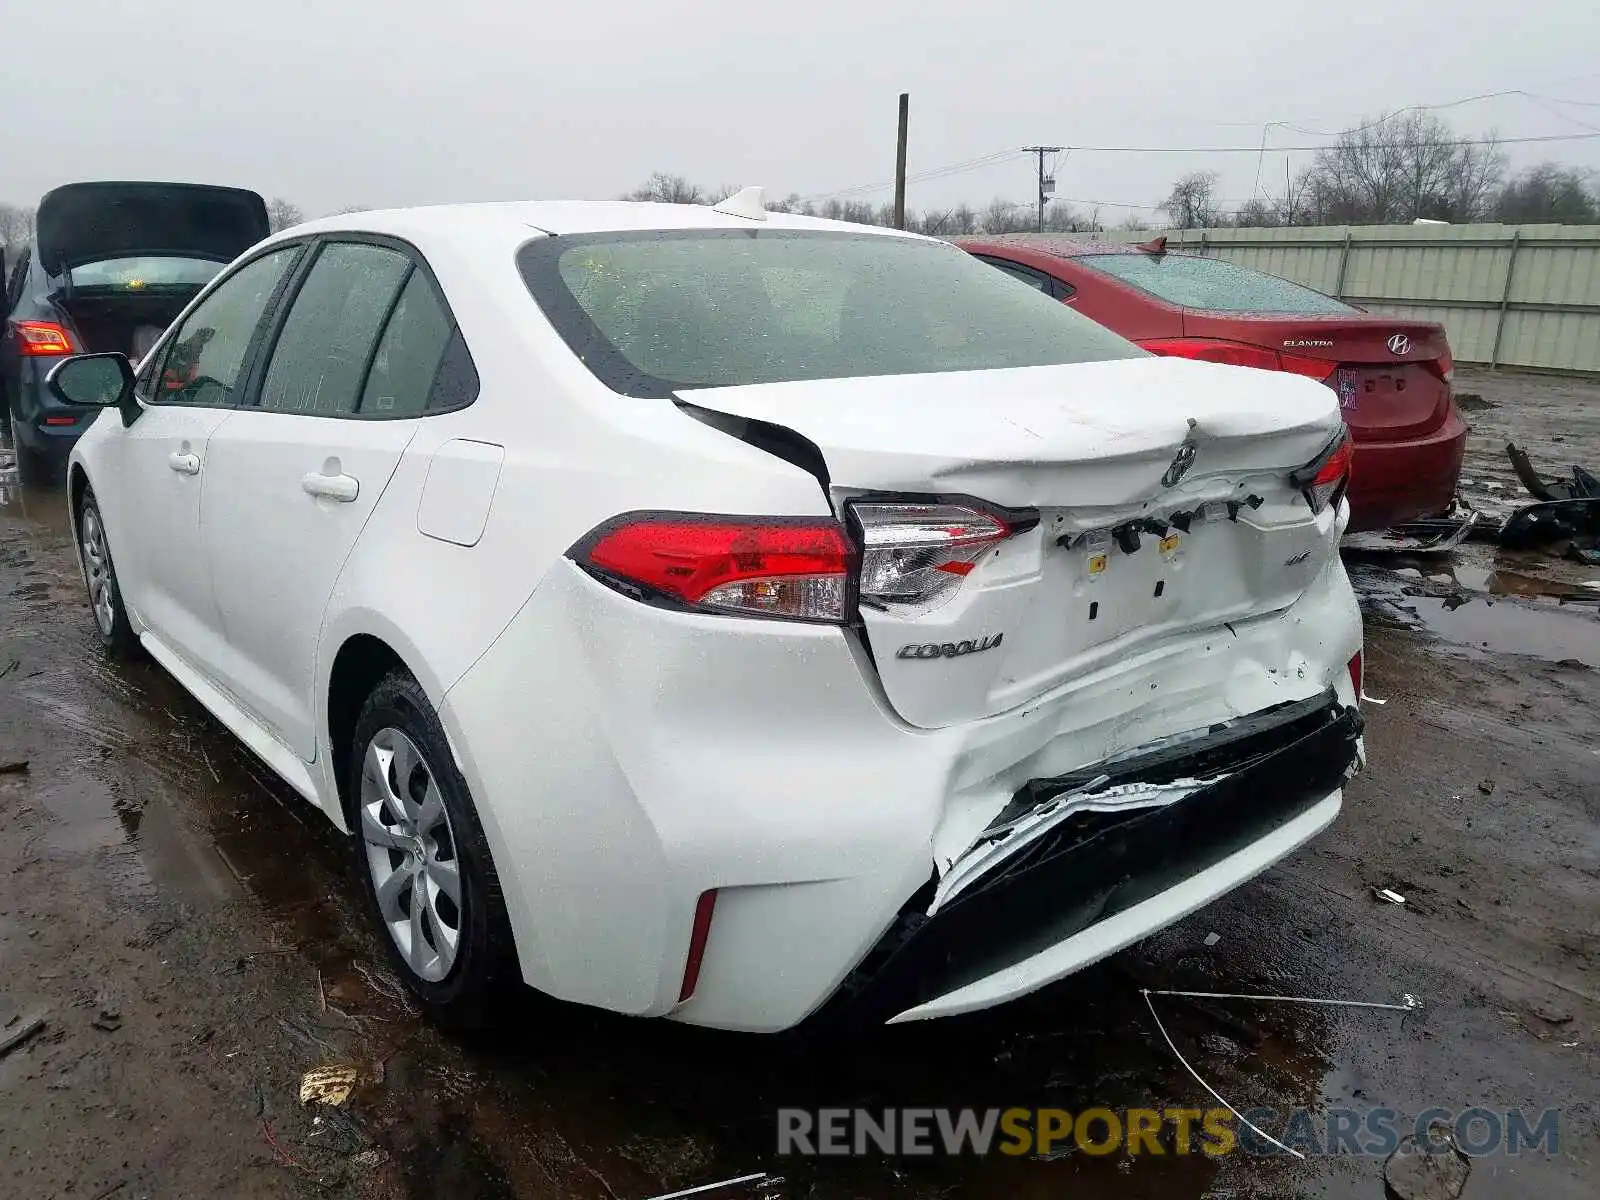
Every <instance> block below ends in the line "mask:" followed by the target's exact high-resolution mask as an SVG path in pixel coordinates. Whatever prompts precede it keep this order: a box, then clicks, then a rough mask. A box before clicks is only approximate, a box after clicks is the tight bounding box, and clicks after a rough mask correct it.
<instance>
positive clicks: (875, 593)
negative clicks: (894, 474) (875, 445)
mask: <svg viewBox="0 0 1600 1200" xmlns="http://www.w3.org/2000/svg"><path fill="white" fill-rule="evenodd" d="M850 514H851V516H852V517H854V518H855V521H856V523H857V524H858V525H859V526H860V529H861V582H860V599H861V603H862V604H863V605H866V606H867V607H869V608H878V609H888V610H891V611H893V612H895V613H897V614H899V615H900V616H906V617H914V616H920V615H922V614H923V613H927V612H932V611H933V610H934V609H936V608H938V607H939V606H940V605H942V604H944V603H945V602H946V601H948V600H949V599H950V598H951V597H952V596H954V595H955V594H956V593H957V592H958V591H960V590H961V581H962V580H963V579H965V578H966V577H967V576H968V575H969V574H971V572H972V570H973V569H974V568H975V567H976V566H977V565H978V560H979V559H981V558H982V557H983V556H984V555H985V554H987V553H988V552H989V551H990V550H992V549H994V548H995V547H996V546H998V545H999V544H1000V543H1001V542H1003V541H1005V540H1006V539H1007V538H1008V537H1010V536H1011V535H1012V534H1013V533H1016V532H1019V531H1020V530H1021V529H1023V528H1025V527H1027V526H1029V525H1032V524H1033V523H1034V520H1035V519H1034V518H1031V517H1030V518H1025V519H1022V520H1018V519H1008V518H1003V517H1001V516H998V515H996V514H994V513H990V512H985V511H983V510H982V509H979V508H969V507H967V506H966V505H964V504H903V503H884V502H879V501H860V500H858V501H856V502H855V503H853V504H851V506H850Z"/></svg>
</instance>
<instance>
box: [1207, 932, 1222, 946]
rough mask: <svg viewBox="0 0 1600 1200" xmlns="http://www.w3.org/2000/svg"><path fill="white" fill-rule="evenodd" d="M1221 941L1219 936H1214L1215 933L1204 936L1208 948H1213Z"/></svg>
mask: <svg viewBox="0 0 1600 1200" xmlns="http://www.w3.org/2000/svg"><path fill="white" fill-rule="evenodd" d="M1221 940H1222V937H1221V935H1219V934H1216V933H1208V934H1206V945H1208V946H1215V945H1216V944H1217V943H1218V942H1220V941H1221Z"/></svg>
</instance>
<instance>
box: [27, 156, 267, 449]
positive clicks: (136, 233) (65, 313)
mask: <svg viewBox="0 0 1600 1200" xmlns="http://www.w3.org/2000/svg"><path fill="white" fill-rule="evenodd" d="M267 232H268V229H267V206H266V204H265V202H264V201H263V200H262V199H261V197H260V196H258V195H257V194H256V193H255V192H250V191H245V190H243V189H240V188H227V187H211V186H208V185H204V184H193V183H110V182H107V183H69V184H67V185H66V186H64V187H59V188H56V189H55V190H54V191H52V192H50V193H49V194H47V195H46V196H45V197H44V199H43V200H41V201H40V202H39V212H38V221H37V233H36V236H35V238H34V244H33V246H32V248H30V249H27V250H24V251H23V253H22V254H20V255H19V256H18V257H17V258H16V260H15V261H14V264H13V265H12V266H11V274H10V276H9V278H8V279H7V280H6V289H5V301H4V308H5V314H6V328H5V331H4V336H0V394H3V396H4V398H5V400H6V403H7V404H8V406H9V408H10V412H11V428H12V437H13V439H14V440H15V443H16V447H17V450H18V452H19V456H20V457H22V458H24V460H30V459H31V460H33V461H34V462H35V463H37V462H38V460H39V459H41V458H43V457H44V456H45V455H46V454H50V455H51V456H52V457H54V456H55V455H57V454H60V455H64V454H65V452H66V451H67V450H68V449H70V448H71V445H72V443H73V441H75V440H76V439H77V437H78V435H79V434H80V433H81V432H82V431H83V427H84V425H86V424H87V422H88V421H89V420H90V419H92V417H93V415H94V414H93V413H92V412H90V413H87V414H86V413H85V412H84V410H82V409H76V408H72V407H69V406H67V405H64V404H62V403H61V402H60V401H59V400H57V399H55V398H54V397H53V396H51V395H50V393H49V391H48V390H47V389H46V387H45V377H46V376H48V375H49V373H50V369H51V368H52V367H54V366H55V365H56V363H58V362H60V361H61V360H62V359H63V358H65V357H66V356H68V355H70V354H83V353H87V352H94V351H110V350H116V351H120V352H122V353H123V354H126V355H128V357H129V358H131V359H133V360H134V361H135V362H137V361H138V359H139V358H140V357H142V356H143V355H144V354H145V353H146V352H147V351H148V350H149V349H150V347H151V346H153V345H154V344H155V342H156V340H157V339H158V338H159V337H160V336H161V334H162V333H163V332H164V331H165V330H166V327H167V326H168V325H169V324H170V323H171V321H172V319H173V318H174V317H176V316H177V315H178V313H179V312H180V311H182V309H183V307H184V306H185V305H186V304H188V303H189V301H190V300H191V299H193V298H194V296H195V294H196V293H197V292H198V291H199V290H200V289H201V288H202V287H204V286H205V285H206V284H207V283H209V282H210V281H211V279H212V277H213V276H215V275H216V274H217V272H218V271H220V270H221V269H222V268H223V266H224V265H226V264H227V263H228V262H231V261H232V260H233V259H234V258H237V257H238V256H239V255H240V254H242V253H243V252H244V251H245V250H247V249H249V248H250V247H251V246H253V245H254V244H255V243H256V242H258V241H260V240H261V239H262V238H264V237H266V236H267Z"/></svg>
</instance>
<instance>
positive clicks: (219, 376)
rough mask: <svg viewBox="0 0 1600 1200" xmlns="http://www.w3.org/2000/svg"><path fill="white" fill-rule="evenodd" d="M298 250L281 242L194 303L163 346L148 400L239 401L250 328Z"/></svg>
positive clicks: (251, 336) (218, 403) (252, 330)
mask: <svg viewBox="0 0 1600 1200" xmlns="http://www.w3.org/2000/svg"><path fill="white" fill-rule="evenodd" d="M299 253H300V247H299V246H285V247H284V248H283V249H281V250H275V251H273V252H272V253H270V254H264V255H262V256H261V257H260V258H258V259H255V260H253V261H251V262H249V263H246V264H245V265H244V266H242V267H240V268H239V270H237V271H236V272H234V273H233V274H232V275H230V276H229V277H228V278H227V279H225V280H224V281H223V282H222V283H221V284H219V285H218V286H217V288H216V290H215V291H213V292H212V293H211V294H210V295H209V296H207V297H206V298H205V299H204V300H202V301H201V302H200V304H199V306H198V307H196V308H195V310H194V311H193V312H191V313H190V314H189V315H188V316H187V317H186V318H185V319H184V322H183V325H182V326H181V327H180V328H179V329H178V331H177V333H176V334H174V335H173V338H172V340H171V342H170V343H169V344H168V347H167V350H166V354H165V357H164V358H163V360H162V364H161V373H160V376H159V381H158V384H157V386H156V389H155V393H154V395H152V396H151V397H150V400H151V402H152V403H156V404H198V405H204V406H207V407H227V406H229V405H233V404H237V403H238V402H239V394H238V393H239V389H240V388H241V387H242V385H243V383H244V370H245V365H246V364H245V356H246V355H247V354H248V352H249V350H250V343H251V341H252V340H253V339H254V338H255V335H256V328H257V326H258V325H260V323H261V317H262V314H263V313H265V312H266V311H267V305H268V304H269V303H270V302H271V300H272V297H273V294H274V293H275V292H276V291H277V288H278V285H279V283H280V282H281V281H282V280H283V277H284V274H285V273H286V272H287V271H288V269H289V266H290V264H291V263H293V262H294V260H295V256H296V255H298V254H299Z"/></svg>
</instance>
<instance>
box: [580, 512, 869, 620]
mask: <svg viewBox="0 0 1600 1200" xmlns="http://www.w3.org/2000/svg"><path fill="white" fill-rule="evenodd" d="M574 557H575V558H577V559H578V560H579V561H580V562H582V563H584V564H585V565H587V566H589V567H592V568H594V569H595V570H597V571H599V572H601V573H602V574H604V575H607V576H611V577H612V578H614V579H617V580H621V581H625V582H627V583H631V584H636V585H639V586H641V587H644V588H648V589H650V591H652V592H654V593H656V594H658V595H660V596H664V597H667V598H670V599H672V600H676V601H679V602H681V603H683V604H687V605H692V606H694V607H697V608H705V609H709V610H712V611H716V612H726V613H735V614H745V615H750V616H767V617H787V618H792V619H798V620H811V621H842V620H843V619H844V601H845V590H846V589H845V584H846V580H847V572H848V570H849V565H850V547H849V544H848V543H847V542H846V541H845V537H844V530H843V529H842V528H841V527H840V526H839V523H838V522H837V521H830V520H821V519H813V518H809V517H716V516H701V515H698V514H694V513H639V514H632V515H628V516H623V517H618V518H616V519H615V520H614V521H610V522H608V523H607V524H605V525H602V526H601V527H600V528H599V529H598V530H596V531H595V532H594V533H593V534H591V535H590V536H589V537H588V538H586V539H584V542H583V543H580V545H579V546H577V547H575V548H574Z"/></svg>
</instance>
